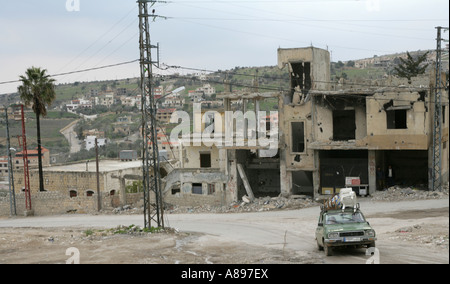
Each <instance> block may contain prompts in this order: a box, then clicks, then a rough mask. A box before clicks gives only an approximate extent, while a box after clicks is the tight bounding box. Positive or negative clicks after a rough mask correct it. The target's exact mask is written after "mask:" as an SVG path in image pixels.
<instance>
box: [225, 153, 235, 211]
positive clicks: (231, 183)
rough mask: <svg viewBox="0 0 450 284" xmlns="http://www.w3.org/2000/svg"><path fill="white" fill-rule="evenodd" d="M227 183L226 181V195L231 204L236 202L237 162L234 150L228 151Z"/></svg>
mask: <svg viewBox="0 0 450 284" xmlns="http://www.w3.org/2000/svg"><path fill="white" fill-rule="evenodd" d="M227 163H228V164H229V170H228V181H227V191H228V192H227V195H228V196H229V198H227V199H228V200H230V199H231V201H232V202H237V201H238V172H237V160H236V150H228V161H227Z"/></svg>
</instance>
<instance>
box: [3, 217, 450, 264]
mask: <svg viewBox="0 0 450 284" xmlns="http://www.w3.org/2000/svg"><path fill="white" fill-rule="evenodd" d="M367 217H368V219H370V220H371V223H373V224H375V226H377V227H378V228H379V230H378V231H377V233H378V242H377V244H378V245H381V247H380V250H382V252H383V253H384V256H385V257H384V259H383V260H384V261H385V262H388V263H397V261H400V260H397V259H396V258H397V257H398V255H400V254H402V255H403V256H405V257H406V258H405V260H404V261H405V262H407V263H410V262H412V263H415V262H416V261H417V262H418V263H422V261H431V262H435V261H436V262H438V263H439V262H442V261H444V262H446V261H447V262H448V258H447V260H445V257H442V255H447V256H448V249H449V235H448V233H449V222H448V217H449V215H448V208H439V209H430V210H410V211H403V212H401V213H400V212H392V213H390V212H386V213H384V214H376V216H375V215H374V216H370V215H369V216H367ZM390 220H391V221H392V220H393V221H394V224H389V223H390ZM0 221H1V220H0ZM288 238H289V237H288ZM299 238H300V239H305V238H306V239H308V241H311V242H312V241H313V240H309V239H310V236H299ZM378 245H377V247H378ZM71 247H76V248H77V250H78V251H79V252H80V257H79V262H80V263H82V264H99V263H101V264H178V263H179V264H321V263H352V261H353V260H352V259H351V258H354V257H355V256H357V257H358V258H359V260H356V262H357V263H364V258H363V257H364V252H362V253H361V251H359V250H354V251H352V250H347V251H336V256H335V257H331V258H330V257H328V258H327V257H325V256H324V254H323V252H320V251H318V250H317V249H316V248H315V247H314V246H310V248H309V249H305V250H297V251H294V250H289V249H285V248H284V245H283V244H278V245H277V246H276V248H273V247H261V246H252V245H248V244H244V243H239V242H232V241H226V240H224V238H222V237H221V236H215V235H210V234H201V233H188V232H177V231H175V230H170V231H167V232H158V233H143V232H141V231H140V228H139V227H136V226H134V227H133V226H130V227H123V226H121V227H117V228H112V229H104V230H99V229H81V228H61V227H58V228H0V264H65V263H66V262H67V261H68V260H69V259H70V258H71V257H72V255H71V254H68V255H67V254H66V251H67V249H68V248H71ZM391 248H392V252H391ZM394 250H398V251H394ZM390 254H392V255H390ZM433 254H435V255H436V258H433V256H432V255H433ZM361 255H362V256H361ZM408 255H410V256H408ZM421 255H427V256H428V259H427V260H424V259H423V258H422V257H421ZM73 256H75V255H73ZM400 262H401V263H403V261H400Z"/></svg>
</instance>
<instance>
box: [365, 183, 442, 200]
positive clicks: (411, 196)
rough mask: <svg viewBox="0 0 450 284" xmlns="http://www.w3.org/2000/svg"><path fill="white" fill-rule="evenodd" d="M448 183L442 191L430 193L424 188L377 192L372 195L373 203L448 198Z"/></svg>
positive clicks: (396, 187)
mask: <svg viewBox="0 0 450 284" xmlns="http://www.w3.org/2000/svg"><path fill="white" fill-rule="evenodd" d="M448 191H449V189H448V183H447V184H446V185H445V186H443V190H442V191H428V190H426V189H423V187H420V188H416V187H400V186H393V187H390V188H388V189H387V190H384V191H376V192H374V193H373V194H372V201H403V200H424V199H441V198H448Z"/></svg>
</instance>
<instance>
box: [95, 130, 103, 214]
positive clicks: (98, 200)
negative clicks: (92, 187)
mask: <svg viewBox="0 0 450 284" xmlns="http://www.w3.org/2000/svg"><path fill="white" fill-rule="evenodd" d="M95 168H96V170H95V172H96V177H97V211H100V210H101V209H102V199H101V196H100V167H99V161H98V140H97V137H96V138H95Z"/></svg>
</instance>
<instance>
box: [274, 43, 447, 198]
mask: <svg viewBox="0 0 450 284" xmlns="http://www.w3.org/2000/svg"><path fill="white" fill-rule="evenodd" d="M278 65H279V68H289V73H290V78H291V92H289V93H286V94H283V95H282V97H281V98H280V105H279V109H280V143H281V144H282V145H283V147H280V149H282V150H281V153H280V156H281V161H280V168H281V171H280V176H281V184H280V185H281V191H282V193H285V194H296V193H302V194H309V195H311V196H316V195H319V194H333V193H337V192H338V191H339V189H340V188H343V187H352V188H354V190H355V191H356V192H358V193H360V194H362V195H366V194H370V193H372V192H374V191H375V190H377V169H378V168H379V170H381V171H383V172H384V173H385V175H387V172H388V169H389V167H391V169H392V171H393V173H394V176H393V179H391V180H389V181H388V182H390V183H392V184H401V185H416V186H418V185H423V187H424V188H427V185H428V184H429V181H430V178H431V169H432V145H433V143H432V136H433V127H432V124H433V117H434V115H433V112H434V103H433V100H432V98H433V96H434V87H433V85H432V84H430V82H432V80H430V79H429V78H428V77H427V78H425V80H424V81H425V82H426V83H425V84H424V83H423V80H422V85H420V84H421V83H420V82H419V83H417V82H416V83H417V86H416V85H415V82H414V81H413V83H412V84H411V85H408V83H407V82H406V83H401V82H397V83H395V82H392V81H391V82H389V85H388V86H386V85H385V86H381V85H379V86H373V87H372V86H371V85H368V84H359V85H358V84H355V85H351V86H350V88H346V89H342V90H338V88H336V86H334V85H333V84H332V83H331V78H330V73H329V70H330V57H329V53H328V51H326V50H322V49H317V48H313V47H309V48H299V49H279V50H278ZM430 78H432V77H430ZM418 81H420V80H419V79H418ZM445 108H448V104H447V105H446V106H444V107H443V121H442V122H443V134H444V135H443V136H442V141H441V143H442V144H441V145H442V157H448V146H447V144H448V125H449V124H448V109H447V110H446V109H445ZM442 162H443V164H442V169H443V171H442V172H443V181H444V182H448V158H445V159H442Z"/></svg>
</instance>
